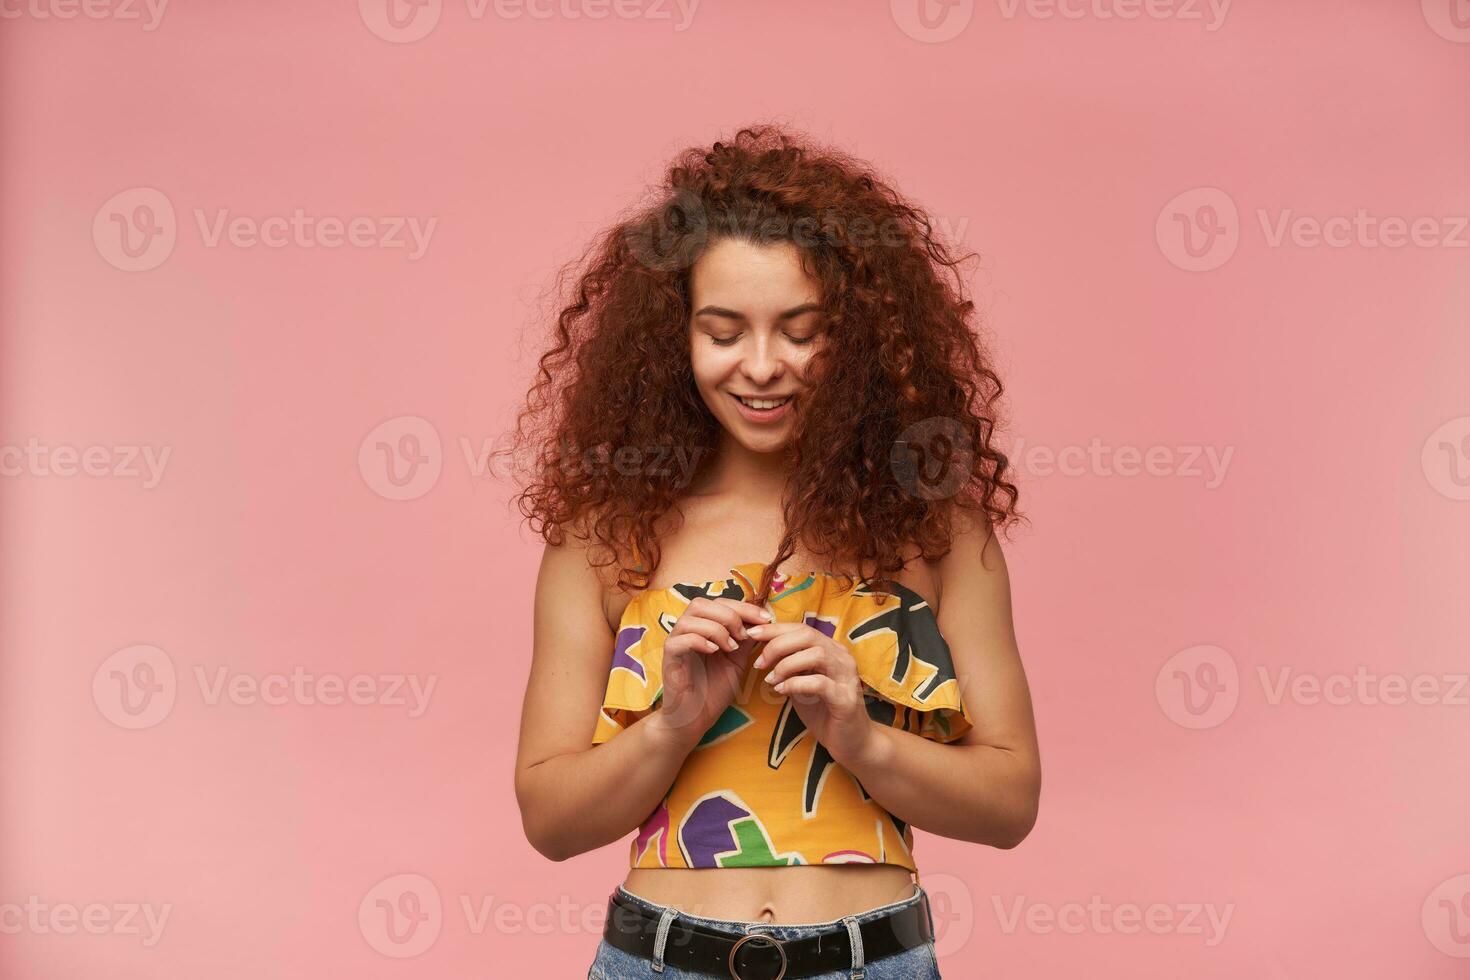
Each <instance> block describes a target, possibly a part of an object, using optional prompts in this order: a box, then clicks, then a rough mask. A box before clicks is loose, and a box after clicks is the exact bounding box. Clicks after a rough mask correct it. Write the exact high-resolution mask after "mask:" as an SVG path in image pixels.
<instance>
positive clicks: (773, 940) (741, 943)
mask: <svg viewBox="0 0 1470 980" xmlns="http://www.w3.org/2000/svg"><path fill="white" fill-rule="evenodd" d="M752 939H764V940H765V941H766V942H768V943H770V944H771V945H772V946H775V947H776V952H778V953H780V954H781V972H780V973H777V974H776V978H775V980H781V978H782V977H784V976H785V975H786V947H785V946H783V945H782V944H781V940H779V939H777V938H776V937H775V936H768V935H766V934H765V933H763V932H750V933H746V934H745V935H743V936H741V937H740V938H739V939H737V940H735V945H734V946H731V947H730V962H729V967H730V976H732V977H734V978H735V980H741V978H740V974H739V973H737V972H736V970H735V953H736V952H737V951H738V950H739V949H740V947H741V946H744V945H745V944H746V943H748V942H750V941H751V940H752Z"/></svg>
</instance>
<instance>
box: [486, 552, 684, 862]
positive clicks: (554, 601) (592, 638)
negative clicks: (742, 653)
mask: <svg viewBox="0 0 1470 980" xmlns="http://www.w3.org/2000/svg"><path fill="white" fill-rule="evenodd" d="M535 606H536V608H535V639H534V643H533V650H532V655H531V657H532V659H531V674H530V678H529V680H528V681H527V683H526V697H525V702H524V704H523V705H522V709H521V732H520V746H519V749H518V751H517V754H516V774H515V787H516V800H517V801H518V802H519V804H520V808H521V823H522V825H523V826H524V827H525V831H526V838H527V839H528V840H529V841H530V842H531V846H533V847H535V848H536V850H538V851H540V852H541V853H542V854H543V855H545V856H546V857H548V858H550V859H551V860H553V861H564V860H566V859H567V858H569V857H573V856H575V855H577V854H581V853H583V852H584V851H590V850H593V849H594V848H598V847H602V846H603V845H604V844H609V843H612V842H613V841H615V840H617V839H618V838H620V837H623V836H624V835H626V834H628V833H630V832H632V831H633V829H634V828H636V827H637V826H638V825H639V824H640V823H642V822H643V820H644V818H646V817H647V816H648V815H649V814H650V813H651V812H653V809H654V808H655V807H656V806H658V803H659V801H660V800H661V799H663V795H664V794H665V793H666V792H668V789H669V786H670V785H672V784H673V782H674V777H675V775H676V774H677V773H678V771H679V767H680V766H681V765H683V762H684V757H685V756H687V755H688V754H689V752H690V751H692V750H693V747H694V744H695V743H694V742H691V741H690V739H689V736H688V735H685V734H679V733H676V732H674V731H672V730H670V729H669V728H668V727H667V726H665V724H664V718H663V713H662V712H659V711H653V712H650V713H649V714H648V715H646V716H644V717H643V718H640V719H639V720H638V721H636V722H634V723H633V724H632V725H630V726H628V727H627V728H626V729H624V730H623V731H621V732H619V733H618V734H617V735H616V736H615V737H613V738H611V739H609V740H608V741H606V742H604V743H602V744H600V745H593V744H592V732H593V730H594V729H595V727H596V725H597V714H598V711H599V710H600V709H601V707H602V697H603V694H604V693H605V691H606V690H607V676H608V670H609V668H610V667H611V665H612V653H613V642H614V641H613V637H612V636H611V635H610V633H609V631H608V623H607V617H606V615H605V613H604V610H603V584H602V581H601V579H600V578H599V576H598V574H597V570H596V569H594V568H592V567H591V566H590V565H589V564H588V562H587V557H586V553H585V551H584V550H583V548H582V546H581V544H580V542H579V541H578V540H577V539H576V538H574V537H573V536H571V535H570V534H568V535H567V536H566V537H565V543H564V544H562V545H548V546H547V548H546V551H545V553H544V554H543V555H542V558H541V569H540V571H539V573H538V575H537V579H536V602H535Z"/></svg>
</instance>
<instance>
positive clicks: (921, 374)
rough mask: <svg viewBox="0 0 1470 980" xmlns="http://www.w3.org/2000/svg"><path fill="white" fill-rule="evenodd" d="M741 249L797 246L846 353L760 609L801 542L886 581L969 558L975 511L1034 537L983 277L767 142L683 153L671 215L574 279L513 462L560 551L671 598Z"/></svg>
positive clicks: (601, 247)
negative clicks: (970, 515)
mask: <svg viewBox="0 0 1470 980" xmlns="http://www.w3.org/2000/svg"><path fill="white" fill-rule="evenodd" d="M723 237H739V238H743V239H746V240H748V241H753V242H758V243H769V242H777V241H783V242H791V243H793V244H795V245H796V246H797V247H798V250H799V254H800V256H801V259H802V263H803V265H804V267H805V268H806V270H807V272H808V274H809V275H811V276H813V277H814V278H815V279H816V280H817V281H818V282H819V283H820V285H821V295H822V305H823V309H822V311H821V314H820V316H821V319H822V329H823V330H824V332H825V333H826V334H827V342H826V343H824V344H822V345H821V346H820V349H819V350H818V351H817V352H816V353H815V354H814V355H813V356H812V359H811V361H810V362H809V373H808V375H807V379H806V380H807V388H806V389H805V390H804V392H803V394H802V397H801V398H800V399H798V406H799V410H798V411H797V413H796V417H795V421H794V423H793V430H792V437H791V439H790V440H789V442H788V444H787V447H786V450H785V451H786V452H787V453H788V455H789V461H790V474H791V476H790V480H789V483H788V487H787V492H786V495H785V498H784V501H783V508H784V517H785V528H786V531H785V534H784V535H783V537H782V540H781V545H780V548H779V550H778V553H777V555H776V556H775V557H774V558H773V559H772V560H771V561H770V562H769V563H768V564H767V569H766V575H765V580H764V581H762V582H761V584H760V591H759V595H758V596H757V597H756V601H757V602H760V603H763V602H764V601H765V600H766V599H767V597H768V593H769V588H770V579H771V576H772V573H773V572H774V570H775V569H776V568H777V567H778V566H779V565H780V563H781V562H783V561H784V560H785V559H786V558H788V557H790V556H791V555H792V554H794V553H795V546H796V543H797V541H798V540H800V541H801V542H802V543H803V544H804V545H805V546H806V547H807V548H808V549H809V550H810V551H811V553H812V554H814V555H821V556H825V557H826V558H827V565H826V567H828V568H836V567H842V568H848V569H855V570H857V572H858V575H859V577H868V576H864V575H863V573H864V572H865V571H867V570H868V569H870V568H871V569H872V572H871V578H872V580H885V579H886V578H887V577H888V576H889V575H892V574H896V573H897V572H899V571H900V570H901V569H902V568H903V567H904V565H905V551H906V549H912V548H915V547H917V548H918V549H919V550H920V551H921V552H922V554H923V555H924V557H926V558H928V559H930V560H933V559H937V558H939V557H942V556H943V555H944V554H946V553H947V552H948V551H949V549H950V547H951V541H952V535H953V523H952V522H953V519H954V516H955V509H956V508H967V509H971V510H974V511H976V512H978V513H980V514H983V517H984V520H985V521H986V522H988V523H989V524H990V525H991V526H992V527H994V528H997V529H999V528H1004V527H1006V526H1008V525H1010V524H1011V523H1012V522H1014V521H1017V520H1019V519H1020V515H1019V514H1018V512H1017V510H1016V503H1017V500H1018V497H1019V494H1018V491H1017V489H1016V487H1015V486H1014V485H1013V484H1012V483H1011V482H1009V481H1008V479H1007V470H1008V467H1009V464H1008V461H1007V459H1006V457H1005V455H1004V454H1002V453H1001V452H1000V450H999V449H997V448H996V446H995V445H994V442H993V439H994V436H995V431H996V427H997V424H998V416H997V406H998V400H999V398H1000V396H1001V393H1002V386H1001V382H1000V379H999V378H998V377H997V375H996V373H995V371H994V370H993V369H992V367H991V364H990V359H989V356H988V354H987V352H986V350H985V349H984V345H983V344H982V343H981V341H980V339H979V337H978V336H977V332H976V330H974V329H972V327H971V323H970V321H971V319H972V318H973V317H974V316H975V307H974V304H973V303H972V302H970V301H969V300H968V299H966V298H965V296H964V284H963V281H962V279H961V276H960V272H959V268H958V266H959V264H960V262H961V261H962V260H963V259H964V258H965V257H966V256H957V255H956V254H955V253H954V252H953V251H952V250H951V246H949V245H947V244H946V243H944V242H943V241H941V240H940V239H939V237H937V236H936V234H935V232H934V227H933V223H932V222H931V220H930V218H929V216H928V215H927V214H926V213H925V212H924V211H923V210H921V209H920V208H918V207H917V206H915V205H914V204H912V203H909V202H908V201H906V200H905V199H904V198H903V197H902V196H900V194H899V193H898V192H897V191H896V190H895V189H894V188H893V187H891V186H890V185H889V184H887V183H885V182H884V181H883V180H882V179H880V178H879V177H878V176H877V175H876V174H875V173H874V172H873V170H872V169H871V168H870V167H869V166H867V165H866V164H864V163H862V162H860V161H858V160H855V159H853V158H851V157H850V156H848V155H846V154H844V153H841V152H838V151H835V150H833V149H830V148H825V147H816V146H814V145H812V144H811V143H810V142H809V141H808V140H806V139H805V138H803V137H801V136H799V135H798V134H795V133H793V132H791V131H789V130H786V129H784V128H782V127H780V126H770V125H768V126H755V127H748V128H744V129H741V130H740V131H739V132H738V133H736V135H735V136H734V138H733V139H730V140H722V141H720V142H716V143H715V144H714V145H713V146H710V147H694V148H690V149H688V150H685V151H683V152H682V153H680V154H679V155H678V157H677V158H676V159H675V160H674V161H673V163H672V164H671V165H670V166H669V168H668V171H667V174H666V178H665V181H664V183H663V186H662V187H661V188H660V189H659V193H658V196H657V199H656V200H655V201H654V202H653V203H652V204H649V205H647V206H644V207H642V208H640V209H638V210H637V211H635V212H633V213H631V214H630V215H628V216H626V217H625V219H624V220H622V221H620V222H618V223H617V224H615V225H614V226H613V227H611V228H609V229H608V230H606V231H605V232H604V233H603V234H602V235H601V236H599V238H598V239H597V240H596V241H595V242H594V243H593V244H592V246H591V247H590V248H589V250H588V252H587V253H586V255H585V256H584V257H583V258H582V259H581V260H580V261H579V262H577V263H574V264H573V265H572V266H570V267H568V269H567V270H564V273H563V282H564V283H565V282H568V281H574V283H575V284H574V286H573V287H572V290H571V294H570V295H569V296H568V297H567V302H566V305H565V306H564V307H563V308H562V309H561V311H560V313H559V315H558V316H557V318H556V327H555V342H554V343H553V344H552V345H551V347H550V348H549V349H548V350H547V351H546V352H545V353H544V354H543V355H542V356H541V358H540V361H539V367H538V371H537V376H536V380H535V382H534V383H533V385H532V387H531V390H530V392H529V394H528V396H527V403H526V405H525V407H524V408H523V409H522V410H521V412H520V413H519V415H518V417H517V420H516V426H515V433H514V436H513V439H514V447H513V449H512V452H515V451H516V450H519V449H521V448H522V447H527V446H529V447H532V448H533V449H534V450H535V459H534V462H532V463H531V464H530V466H531V470H532V472H531V474H530V475H529V477H528V478H526V479H525V480H524V486H523V489H522V490H521V492H520V493H519V494H518V496H517V497H516V500H517V503H518V505H519V508H520V510H521V512H522V514H523V515H524V516H525V517H526V518H528V519H529V520H530V521H531V522H532V524H533V527H535V526H536V525H537V522H539V527H537V530H538V533H539V534H541V536H542V537H543V538H544V539H545V540H546V541H547V542H548V543H551V544H560V543H561V542H562V540H563V538H562V535H563V532H564V531H565V530H566V529H568V528H571V527H576V528H578V529H579V533H581V534H582V535H583V536H585V537H586V538H587V539H588V540H589V542H590V543H591V544H593V545H600V546H601V547H603V548H605V549H607V550H608V552H610V556H609V557H608V560H607V561H599V562H596V564H597V566H598V567H605V566H606V565H608V564H611V563H614V562H616V563H617V564H618V578H617V584H618V586H619V587H620V588H625V589H630V588H646V587H648V585H649V583H650V582H651V581H652V576H653V573H654V571H655V570H656V569H657V568H658V565H659V561H660V549H659V543H658V540H657V537H656V536H655V533H654V528H655V526H656V522H657V521H658V519H659V518H660V517H661V516H662V515H663V514H664V513H665V512H666V511H667V510H669V508H670V507H672V506H673V504H674V502H675V501H676V500H677V499H678V498H679V496H680V493H681V490H682V489H683V488H684V485H685V477H684V476H682V475H681V470H680V467H678V466H669V465H662V466H660V465H658V462H657V461H658V460H660V459H662V460H663V461H664V463H665V464H667V462H668V460H669V459H670V458H673V454H674V453H677V452H680V451H682V452H683V453H684V454H686V455H685V456H684V457H683V458H684V459H686V460H687V458H688V457H689V456H693V457H694V459H695V461H696V465H697V466H699V467H703V466H706V465H708V463H709V461H710V460H711V459H712V458H713V455H714V450H715V448H716V447H717V446H718V444H719V437H720V425H719V423H718V422H717V421H716V419H715V417H714V416H713V415H712V414H711V413H710V411H709V409H708V408H707V407H706V406H705V404H704V401H703V399H702V398H701V397H700V394H699V392H698V390H697V389H696V387H695V383H694V376H693V373H692V369H691V366H690V357H689V343H690V341H689V334H688V325H689V321H690V314H691V310H690V299H689V270H690V267H691V266H692V265H693V264H694V262H695V260H696V259H698V257H699V255H700V254H701V252H702V251H703V249H704V247H705V246H706V245H708V244H709V243H710V242H711V241H714V240H717V239H719V238H723ZM645 454H647V455H649V456H651V458H652V459H653V460H654V461H655V462H654V464H653V465H642V464H641V461H642V460H643V459H644V457H645ZM517 455H519V454H518V453H517ZM579 458H581V459H583V460H584V461H588V462H590V461H592V460H593V459H594V458H595V459H596V460H598V461H600V462H599V465H576V463H577V461H578V459H579ZM619 460H621V461H622V463H621V465H620V462H619ZM569 463H570V464H572V465H569ZM630 464H631V465H630ZM699 472H700V470H698V469H696V470H695V476H696V477H697V475H698V473H699ZM798 529H799V533H798ZM598 557H602V555H598ZM639 558H643V559H645V560H646V561H645V562H644V563H643V564H641V565H640V564H638V562H637V560H638V559H639ZM738 560H744V556H739V559H738Z"/></svg>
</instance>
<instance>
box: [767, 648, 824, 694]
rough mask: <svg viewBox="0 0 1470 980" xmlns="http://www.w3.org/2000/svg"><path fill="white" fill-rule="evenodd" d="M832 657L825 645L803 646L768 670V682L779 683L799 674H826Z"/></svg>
mask: <svg viewBox="0 0 1470 980" xmlns="http://www.w3.org/2000/svg"><path fill="white" fill-rule="evenodd" d="M830 659H831V657H830V656H829V655H828V653H827V650H826V648H825V647H816V646H812V647H803V648H802V649H800V650H797V651H796V652H795V653H789V654H787V655H786V656H785V657H782V658H781V661H780V662H779V663H777V664H776V665H775V666H774V667H772V668H771V669H770V670H769V671H767V672H766V683H767V684H772V685H774V684H779V683H780V682H781V681H783V680H785V679H786V678H788V677H794V676H796V675H797V674H825V673H826V667H827V663H828V661H829V660H830Z"/></svg>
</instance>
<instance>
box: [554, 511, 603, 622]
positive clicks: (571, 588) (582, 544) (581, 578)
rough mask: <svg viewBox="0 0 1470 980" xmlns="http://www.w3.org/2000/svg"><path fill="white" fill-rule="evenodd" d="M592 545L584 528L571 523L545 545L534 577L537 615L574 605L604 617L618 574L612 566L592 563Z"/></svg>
mask: <svg viewBox="0 0 1470 980" xmlns="http://www.w3.org/2000/svg"><path fill="white" fill-rule="evenodd" d="M594 548H595V545H594V543H593V541H592V540H591V538H590V537H589V536H588V535H587V534H586V532H585V531H584V530H583V529H581V528H578V527H570V526H569V527H566V528H563V533H562V535H561V542H560V543H558V544H550V543H548V544H547V545H546V546H545V549H544V550H543V551H542V553H541V568H540V570H539V571H538V573H537V576H536V607H537V610H538V618H539V616H540V611H541V610H546V611H548V612H553V611H555V610H560V611H561V612H562V613H565V612H566V611H567V610H568V609H569V608H573V609H578V610H589V609H591V610H596V611H598V612H599V613H601V615H602V618H603V620H604V621H605V620H606V619H607V609H608V603H609V602H610V601H611V598H612V595H613V592H614V589H615V587H616V579H617V575H616V571H615V570H614V569H613V568H612V567H611V566H603V567H600V568H599V567H597V566H595V565H594V564H593V563H592V561H593V550H594ZM603 560H606V559H603Z"/></svg>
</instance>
